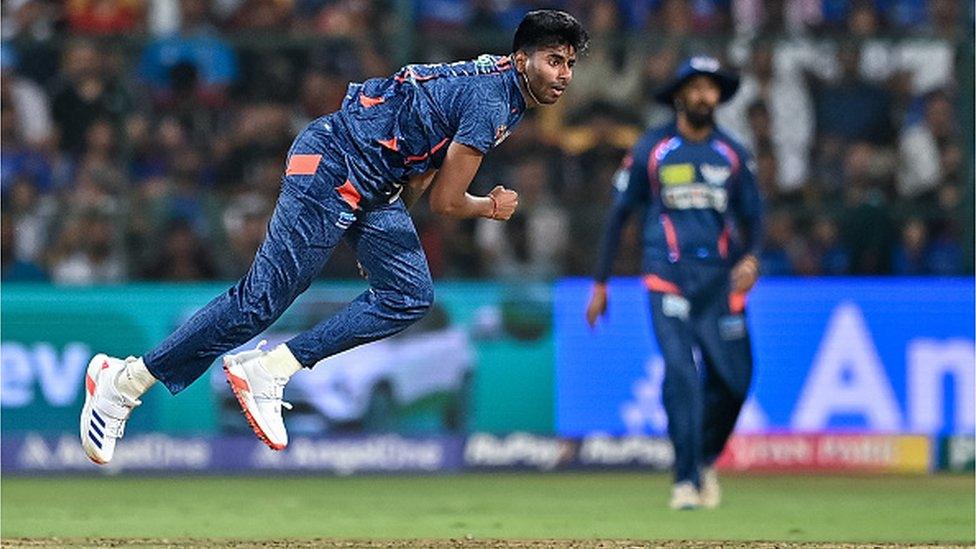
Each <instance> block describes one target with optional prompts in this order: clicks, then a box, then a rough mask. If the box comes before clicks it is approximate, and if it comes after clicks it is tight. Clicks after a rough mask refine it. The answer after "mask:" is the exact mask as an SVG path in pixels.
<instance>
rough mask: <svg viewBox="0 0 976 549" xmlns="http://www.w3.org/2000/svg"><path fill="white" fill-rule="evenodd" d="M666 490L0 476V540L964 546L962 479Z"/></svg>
mask: <svg viewBox="0 0 976 549" xmlns="http://www.w3.org/2000/svg"><path fill="white" fill-rule="evenodd" d="M669 484H670V479H669V478H668V477H667V476H665V475H661V474H653V475H652V474H611V473H603V474H601V473H597V474H551V475H534V474H496V475H462V476H430V477H406V476H404V477H353V478H334V477H216V478H215V477H119V478H75V477H64V478H41V479H27V478H3V480H2V485H0V488H2V515H0V535H2V537H3V540H4V545H5V546H7V545H11V544H49V545H69V544H71V543H72V542H76V543H77V542H81V543H86V544H91V545H117V544H120V543H122V544H131V545H132V546H145V545H146V544H148V545H165V544H166V543H174V544H175V545H192V544H197V546H208V545H210V546H213V545H224V546H227V545H235V544H238V543H241V542H256V541H259V540H279V541H280V540H293V542H294V543H295V544H296V545H306V544H307V545H315V543H314V541H313V540H320V541H321V543H325V540H329V543H332V544H334V546H347V545H343V544H342V543H340V542H338V541H336V540H369V539H374V540H375V539H383V540H401V541H400V542H399V543H392V544H386V543H374V545H375V546H398V547H399V546H405V545H420V546H453V545H452V544H457V542H447V541H443V542H435V540H449V539H454V540H461V541H462V542H464V541H465V540H468V543H467V544H469V545H479V544H478V543H477V540H486V539H492V540H498V539H501V540H580V541H578V542H570V541H565V542H559V541H549V542H546V543H548V544H550V545H545V544H543V545H542V546H546V547H549V546H552V547H561V546H574V547H576V546H578V547H585V546H594V547H598V546H605V547H618V546H621V547H632V546H642V545H641V544H640V543H636V544H635V543H633V542H628V543H630V544H629V545H628V544H627V543H623V542H620V543H612V542H606V544H604V545H600V544H599V543H598V542H595V541H592V540H611V539H616V540H719V541H721V540H725V541H728V542H732V543H729V544H727V545H731V546H738V545H741V544H739V543H736V542H737V541H747V540H769V541H776V542H820V543H825V542H860V543H871V542H873V543H879V542H885V543H896V544H908V543H933V544H946V543H953V544H962V545H972V544H973V542H974V528H976V525H974V513H976V509H974V483H973V477H971V476H945V475H937V476H912V477H850V476H845V477H824V476H792V477H785V476H728V477H725V478H723V488H724V490H725V495H726V497H725V502H724V505H723V506H722V507H721V508H719V509H716V510H711V511H706V510H699V511H671V510H669V509H667V507H666V503H667V495H668V490H669ZM21 538H29V539H21ZM96 538H97V539H96ZM107 538H111V539H107ZM120 540H121V541H120ZM125 540H128V541H125ZM174 540H175V541H174ZM181 540H182V541H181ZM411 540H412V541H411ZM585 540H590V541H588V542H587V541H585ZM343 543H344V542H343ZM350 543H351V545H348V546H359V545H368V544H367V543H366V542H365V541H362V542H358V543H357V542H350ZM499 543H500V544H501V545H499ZM574 543H575V545H574ZM553 544H554V545H553ZM647 545H653V546H657V545H660V544H658V543H651V544H647ZM706 545H707V544H706ZM484 546H491V547H496V546H526V547H528V546H539V545H533V544H527V545H518V544H517V543H515V542H511V543H506V542H493V543H492V544H488V545H484ZM775 546H777V547H781V546H784V544H782V543H780V544H777V545H775Z"/></svg>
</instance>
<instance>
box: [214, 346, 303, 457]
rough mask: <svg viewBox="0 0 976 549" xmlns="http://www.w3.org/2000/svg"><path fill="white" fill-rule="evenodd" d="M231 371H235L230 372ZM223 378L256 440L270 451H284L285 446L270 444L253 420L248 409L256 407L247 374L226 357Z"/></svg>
mask: <svg viewBox="0 0 976 549" xmlns="http://www.w3.org/2000/svg"><path fill="white" fill-rule="evenodd" d="M231 369H234V370H236V371H233V372H232V371H231ZM224 377H225V378H226V379H227V384H228V385H230V390H231V392H233V393H234V397H235V398H236V399H237V404H238V405H239V406H240V407H241V411H242V412H244V419H246V420H247V424H248V425H250V426H251V430H252V431H254V434H255V435H256V436H257V437H258V439H259V440H260V441H261V442H263V443H265V444H266V445H267V446H268V448H271V449H272V450H275V451H278V452H280V451H281V450H284V449H285V447H286V446H287V444H278V443H275V442H272V440H271V438H270V437H268V435H266V434H265V432H264V429H262V428H261V426H260V425H258V422H257V420H255V419H254V415H253V414H252V413H251V410H250V407H251V406H254V405H256V403H254V397H252V396H251V392H250V390H249V388H250V386H251V384H250V382H248V380H247V374H245V373H244V372H242V371H239V370H238V369H236V368H234V363H233V361H231V360H230V359H228V358H226V357H225V358H224Z"/></svg>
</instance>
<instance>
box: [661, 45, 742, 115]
mask: <svg viewBox="0 0 976 549" xmlns="http://www.w3.org/2000/svg"><path fill="white" fill-rule="evenodd" d="M699 74H703V75H705V76H708V77H711V79H712V80H714V81H715V83H716V84H718V88H719V90H721V92H722V95H721V96H720V97H719V103H724V102H726V101H728V100H729V99H731V98H732V96H733V95H735V92H736V91H738V90H739V77H738V76H736V75H735V74H732V73H729V72H726V71H723V70H722V65H721V63H719V62H718V59H715V58H714V57H708V56H695V57H692V58H691V59H688V60H686V61H685V62H684V63H682V64H681V66H679V67H678V70H677V71H675V74H674V79H673V80H671V82H669V83H668V84H667V85H666V86H664V87H663V88H661V89H660V90H658V91H657V92H656V93H655V94H654V98H655V99H657V101H658V102H659V103H664V104H665V105H673V104H674V94H675V93H677V92H678V90H679V89H681V86H683V85H684V84H685V82H687V81H688V80H691V79H692V78H694V77H695V76H698V75H699Z"/></svg>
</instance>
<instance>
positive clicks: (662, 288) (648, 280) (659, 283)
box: [644, 274, 681, 295]
mask: <svg viewBox="0 0 976 549" xmlns="http://www.w3.org/2000/svg"><path fill="white" fill-rule="evenodd" d="M644 286H645V287H646V288H647V289H648V290H650V291H652V292H661V293H662V294H674V295H681V288H679V287H678V285H677V284H675V283H674V282H668V281H667V280H664V279H663V278H661V277H659V276H657V275H655V274H649V275H646V276H644Z"/></svg>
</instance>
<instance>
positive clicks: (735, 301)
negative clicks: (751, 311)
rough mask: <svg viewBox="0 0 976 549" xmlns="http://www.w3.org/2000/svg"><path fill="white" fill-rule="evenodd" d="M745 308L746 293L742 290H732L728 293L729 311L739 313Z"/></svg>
mask: <svg viewBox="0 0 976 549" xmlns="http://www.w3.org/2000/svg"><path fill="white" fill-rule="evenodd" d="M744 310H746V294H744V293H742V292H732V293H730V294H729V312H730V313H732V314H739V313H741V312H742V311H744Z"/></svg>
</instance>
